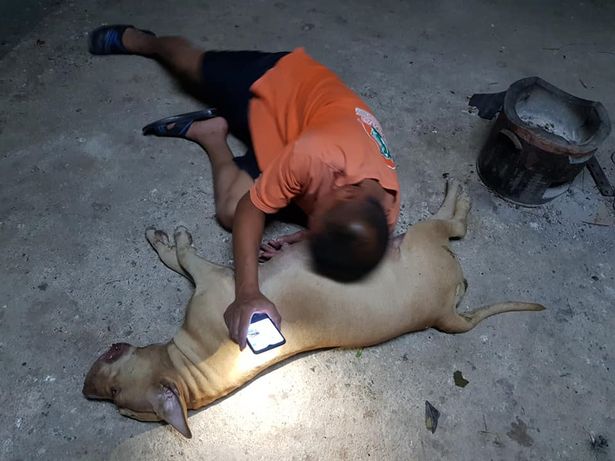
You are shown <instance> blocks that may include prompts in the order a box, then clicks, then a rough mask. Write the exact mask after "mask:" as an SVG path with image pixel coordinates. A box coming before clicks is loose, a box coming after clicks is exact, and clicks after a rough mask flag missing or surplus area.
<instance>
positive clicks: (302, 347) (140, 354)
mask: <svg viewBox="0 0 615 461" xmlns="http://www.w3.org/2000/svg"><path fill="white" fill-rule="evenodd" d="M448 189H449V190H448V193H447V195H446V198H445V200H444V203H443V205H442V207H441V209H440V210H439V211H438V213H437V214H436V215H435V216H434V217H433V219H430V220H428V221H425V222H421V223H419V224H417V225H415V226H413V227H411V228H410V229H409V231H408V232H407V233H406V234H405V236H401V237H400V238H398V239H397V240H396V242H395V243H394V244H393V245H391V248H390V250H389V252H388V254H387V255H386V257H385V260H384V261H383V262H382V263H381V264H380V266H379V267H378V268H377V269H376V270H375V271H374V272H373V273H372V274H370V276H369V277H368V278H367V279H365V280H363V281H362V282H360V283H354V284H340V283H337V282H334V281H331V280H328V279H325V278H323V277H320V276H318V275H316V274H314V273H312V272H311V271H310V269H309V256H308V252H307V249H306V247H305V245H303V244H301V243H300V244H296V245H294V246H292V247H289V248H287V249H285V250H284V252H283V253H282V254H281V255H280V256H278V257H276V258H274V259H272V260H271V261H270V262H268V263H267V264H265V265H264V266H262V267H261V268H260V273H259V274H260V282H261V289H262V292H263V293H264V294H265V296H267V297H268V298H269V299H271V301H272V302H273V303H274V304H275V305H276V306H277V308H278V309H279V311H280V314H281V315H282V319H283V323H282V333H283V334H284V336H285V337H286V344H285V345H283V346H281V347H279V348H276V349H273V350H270V351H267V352H264V353H262V354H258V355H256V354H254V353H252V351H251V350H250V349H249V348H246V349H244V350H243V352H240V351H239V347H238V346H237V344H235V343H233V342H232V341H231V340H230V339H229V336H228V330H227V328H226V325H225V323H224V319H223V313H224V311H225V309H226V307H227V306H228V305H229V304H230V303H231V302H232V301H233V299H234V282H233V271H232V269H230V268H226V267H221V266H218V265H215V264H212V263H210V262H208V261H206V260H205V259H202V258H201V257H199V256H197V255H196V252H195V249H194V248H193V247H192V246H191V237H190V234H189V233H188V232H187V231H186V229H184V228H181V227H180V228H178V229H177V230H176V232H175V245H176V246H175V247H171V246H169V239H168V237H167V236H166V234H165V233H164V232H162V231H154V230H148V231H147V239H148V240H149V242H150V243H151V244H152V246H153V247H154V249H155V250H156V251H157V253H158V255H159V256H160V259H161V260H162V261H163V262H164V263H165V264H166V265H167V266H168V267H170V268H171V269H173V270H175V271H177V272H179V273H180V274H182V275H184V276H186V277H189V278H191V279H192V280H193V281H194V283H195V285H196V288H195V291H194V294H193V296H192V299H191V300H190V303H189V304H188V309H187V312H186V317H185V320H184V324H183V326H182V328H181V329H180V330H179V332H178V333H177V335H176V336H175V337H174V338H173V340H172V341H171V342H169V343H168V344H164V345H162V344H153V345H150V346H146V347H135V346H131V345H129V344H125V343H122V344H114V345H113V346H111V348H110V349H109V350H108V351H107V352H106V353H104V354H103V355H102V356H101V357H100V358H99V359H98V360H96V362H95V363H94V364H93V365H92V368H91V369H90V371H89V372H88V374H87V377H86V379H85V384H84V386H83V393H84V394H85V395H86V397H88V398H94V399H110V400H113V401H114V402H115V404H116V405H117V406H118V408H119V411H120V413H121V414H123V415H125V416H130V417H132V418H136V419H139V420H142V421H159V420H164V421H166V422H168V423H169V424H171V425H173V427H175V428H176V429H177V430H178V431H179V432H181V433H182V434H183V435H184V436H186V437H191V433H190V429H189V428H188V423H187V410H189V409H197V408H200V407H203V406H205V405H207V404H209V403H211V402H213V401H215V400H217V399H219V398H221V397H223V396H224V395H226V394H228V393H229V392H231V391H233V390H234V389H236V388H238V387H239V386H241V385H242V384H244V383H246V382H247V381H249V380H250V379H252V378H254V377H255V376H256V375H257V374H258V373H260V372H261V371H263V370H264V369H265V368H267V367H269V366H271V365H273V364H275V363H276V362H279V361H281V360H284V359H285V358H288V357H290V356H292V355H295V354H298V353H300V352H303V351H308V350H313V349H321V348H330V347H346V348H354V347H364V346H371V345H374V344H378V343H381V342H383V341H387V340H389V339H392V338H395V337H396V336H399V335H402V334H404V333H408V332H411V331H417V330H422V329H425V328H429V327H434V328H437V329H438V330H441V331H444V332H447V333H461V332H465V331H468V330H470V329H471V328H473V327H474V326H475V325H476V324H477V323H478V322H480V321H481V320H483V319H484V318H486V317H489V316H490V315H494V314H499V313H501V312H508V311H521V310H527V311H539V310H542V309H543V307H542V306H541V305H539V304H526V303H512V302H510V303H503V304H495V305H492V306H489V307H484V308H482V309H478V310H476V311H474V312H473V313H471V314H468V315H460V314H458V313H457V311H456V306H457V304H458V303H459V300H460V299H461V297H462V295H463V294H464V292H465V290H466V282H465V280H464V278H463V274H462V272H461V267H460V266H459V263H458V262H457V259H456V258H455V256H454V254H453V253H452V251H451V250H450V249H449V246H448V241H449V239H450V238H459V237H463V236H464V235H465V233H466V215H467V213H468V210H469V208H470V202H469V200H468V198H467V197H466V196H465V195H463V194H462V193H461V191H460V187H459V185H458V184H456V183H455V184H452V185H451V186H450V187H449V188H448Z"/></svg>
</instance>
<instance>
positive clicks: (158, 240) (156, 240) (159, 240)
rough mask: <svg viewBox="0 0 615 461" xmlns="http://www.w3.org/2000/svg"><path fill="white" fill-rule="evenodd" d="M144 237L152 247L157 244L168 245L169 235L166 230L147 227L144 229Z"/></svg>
mask: <svg viewBox="0 0 615 461" xmlns="http://www.w3.org/2000/svg"><path fill="white" fill-rule="evenodd" d="M145 238H146V239H147V241H148V242H149V243H150V245H152V246H153V247H154V248H155V247H156V246H157V245H164V246H167V247H168V246H169V236H168V235H167V234H166V232H164V231H161V230H158V229H156V228H155V227H148V228H147V229H146V230H145Z"/></svg>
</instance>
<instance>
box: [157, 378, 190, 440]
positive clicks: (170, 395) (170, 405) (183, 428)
mask: <svg viewBox="0 0 615 461" xmlns="http://www.w3.org/2000/svg"><path fill="white" fill-rule="evenodd" d="M149 400H150V403H151V404H152V408H153V410H154V412H155V413H156V415H157V416H158V417H159V418H160V419H162V420H164V421H166V422H167V423H168V424H170V425H171V426H173V427H174V428H175V429H177V430H178V431H179V432H180V433H181V434H182V435H183V436H184V437H187V438H192V432H190V428H189V427H188V410H187V409H186V402H184V399H183V397H182V396H181V394H180V393H179V391H178V389H177V386H176V385H175V383H171V382H167V381H163V382H161V383H160V384H159V385H158V388H157V389H156V390H155V391H154V392H153V393H152V394H151V395H150V398H149Z"/></svg>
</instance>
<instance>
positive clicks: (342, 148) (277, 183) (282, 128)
mask: <svg viewBox="0 0 615 461" xmlns="http://www.w3.org/2000/svg"><path fill="white" fill-rule="evenodd" d="M251 90H252V93H253V95H254V96H253V98H252V99H251V100H250V112H249V123H250V133H251V135H252V142H253V144H254V151H255V154H256V160H257V162H258V166H259V168H260V170H261V171H262V174H261V175H260V177H259V178H258V179H257V180H256V181H255V183H254V185H253V186H252V188H251V189H250V198H251V200H252V203H253V204H254V205H255V206H256V207H257V208H259V209H260V210H262V211H263V212H264V213H275V212H276V211H278V210H280V209H282V208H284V207H285V206H286V205H288V204H289V203H290V201H294V202H295V203H296V204H297V205H299V207H301V208H302V209H303V211H305V213H306V214H307V215H308V216H309V215H310V214H311V213H312V212H313V211H314V210H315V209H316V208H317V207H318V203H319V200H320V198H321V197H323V196H325V195H327V194H329V193H330V192H331V191H332V190H334V189H335V188H339V187H342V186H345V185H349V184H357V183H359V182H361V181H363V180H365V179H374V180H376V181H378V182H379V183H380V185H381V186H382V187H383V188H384V189H385V190H386V191H387V192H389V194H390V195H389V200H388V201H387V203H385V204H384V205H385V211H386V214H387V220H388V223H389V226H390V228H391V230H393V229H394V227H395V224H396V222H397V218H398V216H399V203H400V197H399V195H400V194H399V182H398V180H397V174H396V172H395V163H394V162H393V160H392V159H391V155H390V152H389V150H388V148H387V146H386V142H385V139H384V136H383V134H382V128H381V127H380V124H379V123H378V121H377V120H376V118H375V117H374V116H373V115H372V114H371V113H370V111H369V108H368V107H367V105H366V104H365V103H364V102H363V101H361V99H360V98H359V97H358V96H357V95H356V94H355V93H353V92H352V91H351V90H350V89H349V88H348V87H346V85H344V84H343V83H342V81H341V80H340V79H339V78H338V77H337V76H336V75H335V74H334V73H333V72H331V71H330V70H328V69H327V68H326V67H324V66H323V65H321V64H319V63H318V62H316V61H314V60H313V59H312V58H310V57H309V56H308V55H307V54H306V53H305V51H304V50H303V49H301V48H299V49H296V50H294V51H293V52H292V53H290V54H288V55H286V56H284V57H283V58H281V59H280V60H279V61H278V62H277V63H276V65H275V66H274V67H273V68H272V69H270V70H268V71H267V72H266V73H265V75H263V76H262V77H261V78H260V79H259V80H257V81H256V82H254V84H253V85H252V87H251Z"/></svg>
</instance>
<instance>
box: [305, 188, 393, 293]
mask: <svg viewBox="0 0 615 461" xmlns="http://www.w3.org/2000/svg"><path fill="white" fill-rule="evenodd" d="M388 243H389V226H388V223H387V218H386V214H385V212H384V209H383V208H382V205H381V204H380V203H379V202H378V201H377V200H375V199H373V198H368V199H366V200H361V201H360V202H351V203H344V204H340V205H338V206H336V207H334V208H332V209H331V210H330V211H329V212H328V213H327V214H326V216H325V217H324V223H323V229H322V230H320V231H319V232H318V233H316V234H313V235H312V236H311V237H310V239H309V245H310V250H311V253H312V260H313V264H314V269H315V270H316V272H318V273H319V274H321V275H324V276H325V277H328V278H331V279H333V280H336V281H338V282H354V281H357V280H359V279H361V278H363V277H364V276H366V275H367V274H368V273H369V272H371V271H372V270H373V269H374V268H375V267H376V266H377V265H378V263H379V262H380V261H381V260H382V257H383V256H384V254H385V252H386V249H387V247H388Z"/></svg>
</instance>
